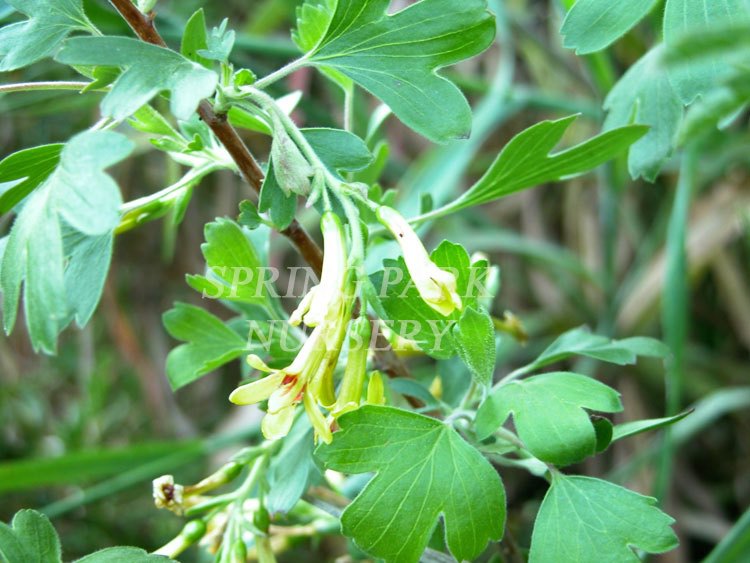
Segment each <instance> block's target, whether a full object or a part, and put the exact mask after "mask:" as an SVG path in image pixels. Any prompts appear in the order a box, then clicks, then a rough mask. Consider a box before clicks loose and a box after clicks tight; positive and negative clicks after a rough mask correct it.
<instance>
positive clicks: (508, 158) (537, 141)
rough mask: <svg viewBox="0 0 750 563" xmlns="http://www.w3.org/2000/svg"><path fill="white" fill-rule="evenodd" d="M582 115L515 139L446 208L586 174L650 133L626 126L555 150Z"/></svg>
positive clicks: (545, 123) (539, 126) (462, 206)
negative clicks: (478, 177) (560, 149)
mask: <svg viewBox="0 0 750 563" xmlns="http://www.w3.org/2000/svg"><path fill="white" fill-rule="evenodd" d="M576 118H577V116H575V115H571V116H569V117H565V118H563V119H558V120H557V121H542V122H541V123H537V124H536V125H534V126H533V127H530V128H529V129H526V131H523V132H521V133H519V134H518V135H516V136H515V137H513V139H511V140H510V142H509V143H508V144H507V145H506V146H505V148H504V149H503V151H502V152H501V153H500V155H499V156H498V157H497V159H496V160H495V162H494V163H493V164H492V166H491V167H490V169H489V170H488V171H487V173H486V174H485V175H484V176H483V177H482V178H481V179H480V180H479V181H478V182H477V183H476V184H474V185H473V186H472V187H471V188H470V189H469V190H468V191H467V192H465V193H464V194H463V195H461V196H460V197H459V198H458V199H457V200H456V201H455V202H453V203H451V204H449V205H448V206H446V207H445V208H444V209H446V210H448V209H449V210H451V211H460V210H462V209H466V208H467V207H473V206H475V205H482V204H484V203H488V202H490V201H493V200H495V199H499V198H501V197H505V196H508V195H511V194H514V193H516V192H520V191H522V190H525V189H527V188H532V187H534V186H538V185H540V184H545V183H547V182H557V181H560V180H563V179H566V178H571V177H574V176H579V175H581V174H585V173H586V172H590V171H591V170H593V169H594V168H596V167H598V166H599V165H601V164H604V163H605V162H607V161H609V160H611V159H612V158H614V157H615V156H617V155H619V154H621V153H623V152H624V151H625V150H627V148H628V147H630V145H632V144H633V143H634V142H635V141H637V140H638V139H640V138H641V137H643V135H644V134H645V133H646V131H647V129H646V128H645V127H641V126H632V125H631V126H627V127H621V128H619V129H614V130H612V131H607V132H606V133H602V134H601V135H598V136H597V137H594V138H592V139H589V140H588V141H586V142H584V143H581V144H580V145H576V146H574V147H571V148H569V149H565V150H562V151H560V152H557V153H554V154H550V151H552V149H553V148H555V146H556V145H557V144H558V143H559V142H560V139H562V136H563V135H564V134H565V132H566V131H567V130H568V128H569V127H570V125H571V124H572V123H573V121H575V120H576Z"/></svg>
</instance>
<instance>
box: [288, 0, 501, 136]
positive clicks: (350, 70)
mask: <svg viewBox="0 0 750 563" xmlns="http://www.w3.org/2000/svg"><path fill="white" fill-rule="evenodd" d="M389 4H390V0H339V1H338V2H337V3H336V7H335V11H334V12H333V14H332V15H331V16H330V21H329V22H328V23H327V27H326V28H325V33H324V34H323V35H322V36H320V37H318V36H319V35H320V30H321V29H322V27H323V26H324V25H325V23H326V22H325V19H326V18H327V17H328V15H327V14H326V11H325V7H323V8H319V9H318V10H319V11H315V9H314V8H309V9H308V10H307V11H305V12H303V13H302V15H303V17H306V18H308V20H309V21H312V22H313V23H312V24H308V25H307V26H306V27H305V28H304V30H303V32H302V33H300V32H298V34H297V40H298V42H300V43H301V44H302V45H304V46H310V45H313V44H315V46H314V47H313V48H312V50H311V51H309V52H308V54H307V56H306V59H307V62H308V63H309V64H314V65H318V66H322V67H324V68H326V69H333V70H336V71H338V72H340V73H342V74H343V75H345V76H347V77H348V78H350V79H351V80H354V81H355V82H356V83H357V84H359V85H360V86H362V87H363V88H365V89H366V90H368V91H370V92H371V93H372V94H374V95H375V96H377V97H378V98H380V99H381V100H383V101H384V102H385V103H386V104H388V105H389V106H390V107H391V109H392V110H393V113H395V114H396V116H397V117H398V118H399V119H401V121H403V122H404V123H405V124H406V125H408V126H409V127H411V128H412V129H414V130H415V131H417V132H418V133H421V134H422V135H424V136H425V137H427V138H428V139H430V140H433V141H436V142H447V141H450V140H451V139H457V138H465V137H468V136H469V134H470V131H471V109H470V107H469V104H468V102H467V101H466V98H465V97H464V96H463V94H462V93H461V91H460V90H459V89H458V88H457V87H456V86H455V85H454V84H453V83H452V82H450V81H449V80H447V79H445V78H443V77H441V76H439V75H438V74H437V70H438V69H440V68H443V67H446V66H449V65H453V64H456V63H458V62H460V61H462V60H464V59H467V58H470V57H473V56H475V55H478V54H479V53H481V52H482V51H484V50H485V49H486V48H487V47H489V45H490V44H491V42H492V40H493V38H494V36H495V24H494V18H493V16H492V14H491V13H490V12H489V11H488V10H487V2H486V0H463V1H462V2H460V3H459V2H454V1H453V0H422V1H421V2H417V3H416V4H413V5H412V6H409V7H408V8H406V9H404V10H401V11H400V12H397V13H395V14H391V15H389V14H387V13H386V10H387V9H388V6H389ZM316 39H317V41H316ZM436 115H439V116H440V119H436V118H435V116H436Z"/></svg>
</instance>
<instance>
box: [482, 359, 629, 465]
mask: <svg viewBox="0 0 750 563" xmlns="http://www.w3.org/2000/svg"><path fill="white" fill-rule="evenodd" d="M583 409H589V410H592V411H597V412H608V413H612V412H620V411H622V403H621V402H620V395H619V393H617V391H615V390H614V389H612V388H611V387H608V386H606V385H604V384H603V383H600V382H598V381H596V380H594V379H591V378H589V377H586V376H584V375H579V374H577V373H567V372H555V373H545V374H544V375H537V376H535V377H530V378H528V379H525V380H521V381H512V382H511V383H508V384H507V385H503V386H501V387H498V388H497V389H495V390H494V391H493V392H492V394H491V395H490V396H489V397H487V399H486V400H485V401H484V403H482V406H481V407H480V408H479V412H478V413H477V420H476V427H477V435H478V436H479V437H480V438H486V437H488V436H490V435H491V434H492V433H493V432H495V430H497V429H498V428H499V427H500V426H501V425H502V424H503V423H504V422H505V421H506V420H507V418H508V417H509V416H510V415H511V414H512V415H513V420H514V422H515V425H516V429H517V431H518V436H519V437H520V438H521V440H522V441H523V443H524V445H525V446H526V447H527V448H528V449H529V451H530V452H531V453H532V454H534V456H535V457H537V458H539V459H541V460H542V461H546V462H548V463H553V464H555V465H560V466H564V465H570V464H571V463H575V462H578V461H581V460H582V459H584V458H586V457H588V456H591V455H594V454H595V453H596V448H597V438H596V432H595V431H594V427H593V426H592V423H591V420H590V419H589V415H588V413H587V412H586V411H584V410H583Z"/></svg>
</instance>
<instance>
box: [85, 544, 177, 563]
mask: <svg viewBox="0 0 750 563" xmlns="http://www.w3.org/2000/svg"><path fill="white" fill-rule="evenodd" d="M169 561H172V559H168V558H166V557H164V556H163V555H153V554H151V553H148V552H147V551H144V550H143V549H140V548H138V547H108V548H107V549H102V550H101V551H96V552H94V553H92V554H91V555H87V556H86V557H83V558H82V559H78V560H76V562H75V563H165V562H169Z"/></svg>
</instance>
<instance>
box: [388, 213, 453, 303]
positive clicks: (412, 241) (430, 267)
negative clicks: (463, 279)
mask: <svg viewBox="0 0 750 563" xmlns="http://www.w3.org/2000/svg"><path fill="white" fill-rule="evenodd" d="M376 214H377V217H378V221H380V222H381V223H382V224H383V225H385V226H386V228H387V229H388V230H389V231H390V232H391V233H392V234H393V236H394V237H395V238H396V241H397V242H398V244H399V246H401V252H402V253H403V255H404V262H406V268H407V270H409V275H410V276H411V278H412V281H413V282H414V285H415V286H416V288H417V291H418V292H419V295H420V297H422V299H423V300H424V302H425V303H427V305H429V306H430V307H431V308H432V309H434V310H435V311H437V312H438V313H440V314H441V315H443V316H444V317H447V316H448V315H450V314H451V313H453V311H455V310H456V309H458V310H461V309H462V308H463V304H462V302H461V296H459V295H458V291H457V282H456V276H454V275H453V274H452V273H451V272H448V271H447V270H443V269H441V268H439V267H438V266H437V265H436V264H435V263H434V262H433V261H432V260H431V259H430V255H429V254H427V250H426V249H425V247H424V245H423V244H422V241H421V240H420V239H419V236H418V235H417V233H415V232H414V229H412V228H411V226H410V225H409V223H408V222H407V221H406V219H404V218H403V217H402V216H401V214H400V213H399V212H398V211H396V210H395V209H392V208H390V207H386V206H381V207H379V208H378V210H377V212H376Z"/></svg>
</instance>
